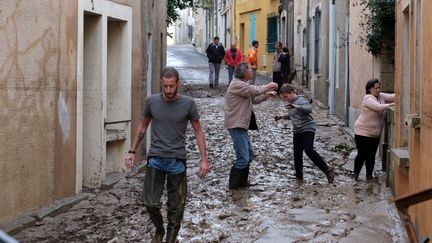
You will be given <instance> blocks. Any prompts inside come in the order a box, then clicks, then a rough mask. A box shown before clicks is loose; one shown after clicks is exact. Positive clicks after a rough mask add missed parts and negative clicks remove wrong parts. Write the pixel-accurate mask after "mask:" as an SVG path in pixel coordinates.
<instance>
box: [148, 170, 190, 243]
mask: <svg viewBox="0 0 432 243" xmlns="http://www.w3.org/2000/svg"><path fill="white" fill-rule="evenodd" d="M165 178H166V181H167V195H168V201H167V208H168V209H167V210H168V212H167V218H168V225H167V236H166V237H167V238H166V239H167V242H175V240H176V238H177V234H178V231H179V230H180V224H181V221H182V219H183V213H184V209H185V205H186V196H187V185H186V171H184V172H181V173H178V174H170V173H166V172H164V171H162V170H158V169H156V168H152V167H150V166H147V168H146V174H145V178H144V193H143V203H144V205H145V206H146V208H147V212H148V213H149V216H150V219H151V220H152V222H153V224H154V225H155V226H156V231H163V220H162V214H161V212H160V208H161V203H160V199H161V196H162V193H163V189H164V184H165Z"/></svg>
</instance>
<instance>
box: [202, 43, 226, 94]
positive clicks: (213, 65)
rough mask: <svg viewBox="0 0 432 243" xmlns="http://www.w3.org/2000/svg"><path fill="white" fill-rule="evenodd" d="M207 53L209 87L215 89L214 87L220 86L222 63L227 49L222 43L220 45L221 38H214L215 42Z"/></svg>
mask: <svg viewBox="0 0 432 243" xmlns="http://www.w3.org/2000/svg"><path fill="white" fill-rule="evenodd" d="M206 53H207V57H208V62H209V69H210V74H209V85H210V87H211V88H213V86H214V87H216V86H217V85H218V82H219V71H220V67H221V62H222V60H223V59H224V57H225V49H224V46H223V45H222V43H219V37H217V36H215V37H214V38H213V42H212V43H211V44H210V45H209V46H208V47H207V50H206Z"/></svg>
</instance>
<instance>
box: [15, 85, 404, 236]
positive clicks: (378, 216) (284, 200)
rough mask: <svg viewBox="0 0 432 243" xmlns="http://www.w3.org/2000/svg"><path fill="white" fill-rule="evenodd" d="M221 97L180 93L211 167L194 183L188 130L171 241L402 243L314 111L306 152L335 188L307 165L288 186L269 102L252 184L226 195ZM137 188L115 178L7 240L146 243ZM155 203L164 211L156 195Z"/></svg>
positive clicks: (377, 196)
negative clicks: (190, 107)
mask: <svg viewBox="0 0 432 243" xmlns="http://www.w3.org/2000/svg"><path fill="white" fill-rule="evenodd" d="M225 89H226V86H222V87H219V88H218V89H208V87H207V86H199V85H191V86H187V87H184V88H183V89H182V93H183V94H187V95H191V96H193V97H195V100H196V102H197V104H198V106H199V108H200V112H201V118H202V119H201V121H202V125H203V129H204V131H205V134H206V140H207V147H208V154H209V161H210V163H211V167H210V172H209V175H208V177H207V178H205V179H199V178H198V176H197V174H198V163H199V155H198V149H197V146H196V142H195V138H194V135H193V130H192V128H190V129H189V131H188V139H187V140H188V142H187V148H188V157H189V159H188V190H189V192H188V194H189V195H188V204H187V206H186V212H185V216H184V220H183V224H182V228H181V230H180V233H179V237H178V239H179V241H180V242H406V241H407V240H406V239H407V238H406V236H405V233H404V228H403V224H402V223H401V222H400V219H399V216H398V214H397V212H396V209H395V208H394V206H393V205H392V204H391V203H389V202H388V199H390V198H391V197H392V196H391V193H390V192H389V190H388V188H386V187H385V175H384V174H383V173H382V172H379V171H376V175H377V177H378V178H377V179H376V180H374V181H370V182H366V181H365V175H364V174H362V175H361V180H360V181H359V182H357V183H355V182H353V180H352V172H351V170H352V167H353V166H352V163H353V161H352V159H349V158H348V156H347V155H348V152H346V150H349V148H352V147H354V145H353V143H352V141H351V139H350V137H349V136H347V135H345V133H343V132H342V130H341V124H340V123H339V122H337V121H336V120H335V119H333V118H332V117H328V116H327V115H326V113H327V112H326V110H324V109H320V108H319V107H318V106H317V105H316V103H313V105H314V112H313V116H314V118H315V120H316V123H317V125H318V131H317V133H316V142H315V148H316V149H317V150H318V151H319V153H320V154H321V155H322V156H323V157H324V158H325V160H326V161H327V162H328V163H329V164H330V165H331V166H333V167H334V168H335V171H336V179H335V183H334V184H331V185H329V184H328V183H327V180H326V178H325V175H324V174H323V173H322V172H321V171H319V170H318V168H317V167H315V166H314V165H313V164H312V163H311V162H310V160H309V159H308V158H307V157H306V156H305V158H304V165H305V168H304V177H305V181H304V183H301V184H299V183H297V182H296V180H295V177H294V169H293V153H292V129H291V124H290V122H289V121H278V122H275V121H274V120H273V116H274V115H276V114H279V113H281V112H283V107H284V106H283V102H282V101H281V100H280V99H279V98H277V99H273V100H269V101H266V102H265V103H262V104H260V105H257V106H256V107H255V109H256V115H257V120H258V125H259V127H260V130H259V131H254V132H251V137H252V143H253V145H254V149H255V153H256V155H257V157H256V159H255V161H253V162H252V164H251V176H250V179H251V182H253V183H257V185H256V186H253V187H250V188H246V189H243V190H237V191H236V190H233V191H230V190H228V174H229V170H230V167H231V165H232V162H233V159H234V152H233V149H232V144H231V141H230V138H229V135H228V132H227V131H226V130H225V129H224V128H223V102H224V99H223V94H224V92H225ZM380 167H381V166H380V165H376V166H375V168H376V170H378V169H380ZM363 171H364V169H363ZM363 173H364V172H363ZM142 181H143V174H139V175H137V176H134V177H131V178H129V179H126V178H125V179H122V180H121V181H120V182H119V183H117V184H116V185H115V186H114V187H113V188H112V189H109V190H105V191H103V190H93V191H90V198H89V199H88V200H85V201H83V202H81V203H79V204H77V205H76V206H74V207H73V208H72V209H70V210H69V211H67V212H66V213H64V214H62V215H59V216H56V217H54V218H50V217H48V218H45V219H44V220H42V221H40V222H38V223H37V225H36V226H34V227H31V228H28V229H27V230H24V231H23V232H21V233H19V234H17V235H15V236H14V237H15V238H16V239H17V240H19V241H20V242H108V241H110V242H149V241H150V237H151V234H152V232H153V226H152V223H151V222H150V221H149V218H148V216H147V213H146V210H145V208H144V207H142V205H141V203H140V195H141V192H142ZM162 200H163V202H164V203H165V202H166V196H165V195H164V196H163V198H162ZM165 212H166V211H165V206H164V208H163V213H164V214H165Z"/></svg>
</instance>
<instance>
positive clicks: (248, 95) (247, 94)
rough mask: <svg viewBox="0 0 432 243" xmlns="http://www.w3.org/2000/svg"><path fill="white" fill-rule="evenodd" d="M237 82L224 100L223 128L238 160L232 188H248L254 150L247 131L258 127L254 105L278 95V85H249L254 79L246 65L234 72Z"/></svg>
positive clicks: (232, 175) (233, 83) (233, 168)
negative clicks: (227, 133)
mask: <svg viewBox="0 0 432 243" xmlns="http://www.w3.org/2000/svg"><path fill="white" fill-rule="evenodd" d="M234 77H235V78H234V79H233V81H232V82H231V84H230V85H229V87H228V90H227V94H226V97H225V121H224V126H225V128H227V129H228V132H229V134H230V136H231V139H232V140H233V144H234V150H235V154H236V160H235V162H234V165H233V166H232V168H231V172H230V177H229V188H230V189H238V188H239V187H244V186H247V185H248V177H249V164H250V162H251V161H252V160H253V158H254V155H253V149H252V144H251V141H250V138H249V134H248V130H249V129H250V130H256V129H258V128H257V126H256V120H255V115H254V113H253V104H259V103H261V102H263V101H265V100H267V98H268V97H274V96H276V95H277V93H276V91H274V90H276V89H277V87H278V85H277V83H274V82H271V83H268V84H266V85H260V86H255V85H251V84H249V83H248V81H249V80H250V79H251V78H252V77H253V73H252V69H251V67H250V66H249V65H248V64H247V63H244V62H242V63H239V64H238V65H237V67H236V68H235V70H234Z"/></svg>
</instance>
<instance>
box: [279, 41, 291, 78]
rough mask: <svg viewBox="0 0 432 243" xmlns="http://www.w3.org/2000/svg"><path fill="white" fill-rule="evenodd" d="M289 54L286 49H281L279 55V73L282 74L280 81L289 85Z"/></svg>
mask: <svg viewBox="0 0 432 243" xmlns="http://www.w3.org/2000/svg"><path fill="white" fill-rule="evenodd" d="M290 58H291V56H290V54H289V50H288V48H287V47H283V48H282V53H281V54H280V55H279V58H278V60H279V62H280V63H281V73H282V79H283V83H284V84H286V83H289V84H291V81H292V79H290V72H291V68H290V65H291V63H290Z"/></svg>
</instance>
